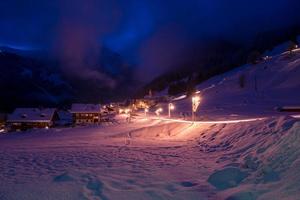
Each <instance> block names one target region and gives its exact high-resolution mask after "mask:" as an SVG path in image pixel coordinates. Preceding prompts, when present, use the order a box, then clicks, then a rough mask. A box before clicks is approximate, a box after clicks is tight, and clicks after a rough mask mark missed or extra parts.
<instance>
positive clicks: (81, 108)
mask: <svg viewBox="0 0 300 200" xmlns="http://www.w3.org/2000/svg"><path fill="white" fill-rule="evenodd" d="M70 112H71V113H99V112H101V105H100V104H80V103H75V104H72V108H71V110H70Z"/></svg>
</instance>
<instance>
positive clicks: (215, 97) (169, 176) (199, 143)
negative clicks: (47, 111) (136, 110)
mask: <svg viewBox="0 0 300 200" xmlns="http://www.w3.org/2000/svg"><path fill="white" fill-rule="evenodd" d="M299 68H300V54H299V53H298V52H295V55H293V56H290V55H286V54H283V55H278V56H273V57H272V58H271V59H270V60H267V61H264V62H263V63H260V64H258V65H254V66H253V65H245V66H241V67H240V68H237V69H235V70H233V71H231V72H228V73H225V74H222V75H220V76H217V77H214V78H212V79H210V80H208V81H207V82H205V83H203V84H201V85H199V86H198V87H197V89H198V90H199V91H200V93H199V95H200V96H201V104H200V107H199V110H198V112H197V121H196V122H194V123H193V122H191V121H189V119H190V117H191V116H190V115H189V114H190V113H188V112H190V111H189V110H191V100H190V99H188V98H183V99H178V100H177V101H175V102H174V104H175V110H174V111H173V112H172V116H173V117H174V119H167V117H166V115H167V108H166V107H165V108H164V113H163V114H162V116H160V117H157V116H155V115H154V114H153V111H151V110H150V111H151V112H150V113H149V114H148V117H144V115H143V114H141V115H139V116H137V117H135V118H133V119H132V122H131V123H126V115H117V116H116V118H115V120H114V121H113V122H106V123H102V124H101V125H93V126H86V127H72V128H71V127H69V128H54V129H48V130H45V129H42V130H30V131H26V132H22V133H10V134H1V135H0V160H1V162H0V171H1V173H0V199H3V200H6V199H9V200H14V199H24V200H27V199H33V200H34V199H41V198H42V199H56V200H60V199H64V200H65V199H104V200H106V199H130V200H133V199H138V200H140V199H141V200H143V199H146V200H148V199H149V200H150V199H189V200H193V199H195V200H196V199H197V200H199V199H200V200H201V199H203V200H222V199H224V200H244V199H247V200H256V199H258V200H269V199H299V191H300V171H299V168H300V148H299V146H300V134H299V133H300V121H299V119H297V118H295V117H296V116H297V114H295V113H287V114H286V113H280V112H277V111H276V110H275V109H274V108H275V107H276V106H299V104H298V103H299V102H300V94H299V93H297V92H295V91H299V87H300V84H299V80H298V79H299V78H298V77H299V75H300V74H299V73H300V69H299ZM241 74H245V76H246V84H245V87H244V88H240V86H239V84H238V80H239V77H240V75H241ZM255 82H256V83H257V85H256V87H255ZM297 104H298V105H297ZM160 106H162V107H163V106H167V104H161V105H160ZM182 112H185V113H186V114H187V115H186V117H185V119H179V116H181V115H180V113H182ZM290 115H292V116H294V117H292V116H290Z"/></svg>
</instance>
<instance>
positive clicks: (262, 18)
mask: <svg viewBox="0 0 300 200" xmlns="http://www.w3.org/2000/svg"><path fill="white" fill-rule="evenodd" d="M299 9H300V2H299V1H298V0H276V1H274V0H244V1H240V0H189V1H182V0H163V1H162V0H51V1H46V0H28V1H23V0H10V1H1V2H0V29H1V30H0V44H1V45H10V46H14V47H19V48H23V49H26V48H29V49H30V48H41V49H44V50H47V51H48V52H51V53H52V54H53V55H56V56H58V57H59V58H60V60H61V61H62V62H63V63H64V64H63V66H64V70H65V71H66V72H67V73H70V74H73V75H74V76H80V77H82V78H86V79H89V78H93V79H99V80H103V83H104V84H108V85H111V86H113V85H114V84H115V83H114V81H113V79H112V78H111V77H108V76H107V75H105V74H104V73H102V72H101V71H100V72H99V70H95V68H96V67H98V68H100V69H101V66H97V65H98V63H99V62H98V60H97V56H98V53H99V51H100V49H101V47H103V46H107V47H108V48H110V49H112V50H114V51H116V52H117V53H119V54H121V56H122V57H123V58H124V59H126V60H127V61H128V62H129V63H131V64H133V65H135V66H137V70H136V74H137V77H138V78H139V79H141V80H147V79H151V78H153V77H154V76H156V75H158V74H160V73H162V72H164V71H165V70H167V69H169V68H170V67H172V66H173V65H175V64H178V63H180V62H182V59H181V56H180V55H181V54H183V53H184V52H185V51H188V49H189V48H190V47H192V46H193V45H194V44H195V43H197V44H199V45H201V44H202V42H203V43H204V42H205V43H207V38H226V39H228V40H233V41H235V42H239V43H246V42H248V41H250V40H251V38H252V37H253V36H254V35H256V34H257V33H258V32H262V31H268V30H272V29H276V28H281V27H287V26H289V25H294V24H299V21H300V14H299V12H298V11H299Z"/></svg>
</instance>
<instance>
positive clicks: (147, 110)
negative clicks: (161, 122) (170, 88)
mask: <svg viewBox="0 0 300 200" xmlns="http://www.w3.org/2000/svg"><path fill="white" fill-rule="evenodd" d="M144 111H145V117H146V116H147V113H148V112H149V109H148V108H145V110H144Z"/></svg>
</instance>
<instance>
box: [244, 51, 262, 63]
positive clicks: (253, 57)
mask: <svg viewBox="0 0 300 200" xmlns="http://www.w3.org/2000/svg"><path fill="white" fill-rule="evenodd" d="M260 59H261V53H260V52H259V51H253V52H251V53H250V54H249V56H248V59H247V62H248V63H251V64H253V65H255V64H258V63H259V62H260Z"/></svg>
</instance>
